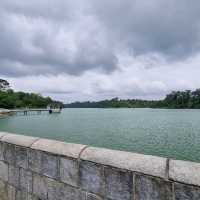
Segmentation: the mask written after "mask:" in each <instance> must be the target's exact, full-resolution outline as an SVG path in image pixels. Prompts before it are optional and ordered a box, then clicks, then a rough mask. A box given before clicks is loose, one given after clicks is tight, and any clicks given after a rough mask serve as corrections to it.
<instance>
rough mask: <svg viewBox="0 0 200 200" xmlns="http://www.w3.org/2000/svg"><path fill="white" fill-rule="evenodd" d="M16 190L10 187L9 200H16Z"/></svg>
mask: <svg viewBox="0 0 200 200" xmlns="http://www.w3.org/2000/svg"><path fill="white" fill-rule="evenodd" d="M15 197H16V189H15V187H13V186H11V185H8V200H16V199H15Z"/></svg>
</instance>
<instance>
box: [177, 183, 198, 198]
mask: <svg viewBox="0 0 200 200" xmlns="http://www.w3.org/2000/svg"><path fill="white" fill-rule="evenodd" d="M174 192H175V200H199V199H200V188H199V187H193V186H188V185H183V184H179V183H175V184H174Z"/></svg>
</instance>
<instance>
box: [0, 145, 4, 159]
mask: <svg viewBox="0 0 200 200" xmlns="http://www.w3.org/2000/svg"><path fill="white" fill-rule="evenodd" d="M0 160H2V161H3V160H4V145H3V142H0Z"/></svg>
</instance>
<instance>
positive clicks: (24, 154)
mask: <svg viewBox="0 0 200 200" xmlns="http://www.w3.org/2000/svg"><path fill="white" fill-rule="evenodd" d="M15 151H16V165H17V166H19V167H22V168H24V169H27V168H28V149H27V148H26V147H21V146H16V147H15Z"/></svg>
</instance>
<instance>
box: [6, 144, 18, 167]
mask: <svg viewBox="0 0 200 200" xmlns="http://www.w3.org/2000/svg"><path fill="white" fill-rule="evenodd" d="M3 150H4V160H5V161H6V162H8V163H9V164H11V165H15V162H16V154H15V145H13V144H8V143H3Z"/></svg>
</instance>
